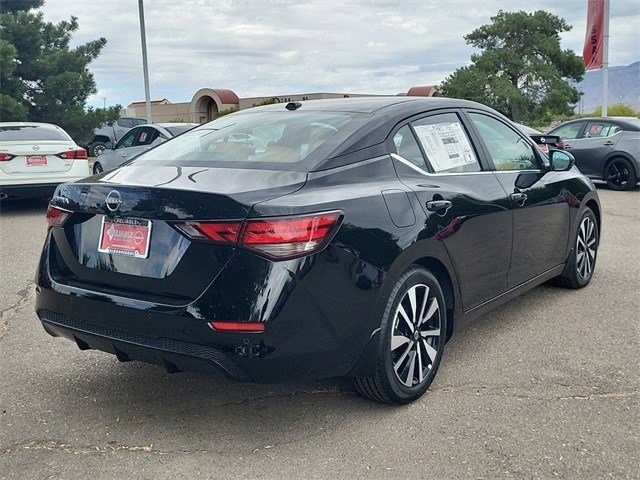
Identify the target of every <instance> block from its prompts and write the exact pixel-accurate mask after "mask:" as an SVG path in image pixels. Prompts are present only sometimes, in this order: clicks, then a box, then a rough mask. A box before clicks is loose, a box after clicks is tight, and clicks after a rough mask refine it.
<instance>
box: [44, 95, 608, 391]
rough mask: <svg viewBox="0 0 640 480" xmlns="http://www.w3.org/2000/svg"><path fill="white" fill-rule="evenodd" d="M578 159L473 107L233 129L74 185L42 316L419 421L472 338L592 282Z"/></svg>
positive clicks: (186, 366) (278, 109)
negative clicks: (310, 386)
mask: <svg viewBox="0 0 640 480" xmlns="http://www.w3.org/2000/svg"><path fill="white" fill-rule="evenodd" d="M572 163H573V159H572V157H571V155H570V154H568V153H566V152H563V151H559V150H552V151H551V152H550V155H549V157H548V159H547V157H546V155H544V154H542V153H541V152H539V150H538V149H537V148H536V146H535V144H534V143H533V142H532V141H531V139H529V138H528V137H527V136H526V135H524V134H522V133H521V132H520V131H519V130H518V129H517V128H516V127H514V125H513V124H512V123H511V122H510V121H509V120H507V119H506V118H504V117H502V116H501V115H499V114H498V113H496V112H495V111H493V110H491V109H489V108H486V107H484V106H482V105H479V104H477V103H473V102H468V101H462V100H452V99H446V98H428V99H424V98H398V97H388V98H358V99H344V100H330V101H328V100H320V101H309V102H303V103H289V104H287V105H282V104H280V105H271V106H265V107H260V108H255V109H250V110H246V111H242V112H238V113H235V114H231V115H227V116H224V117H221V118H219V119H217V120H214V121H213V122H210V123H207V124H205V125H202V126H200V127H198V128H196V129H194V130H191V131H189V132H187V133H185V134H183V135H181V136H179V137H177V138H175V139H172V140H170V141H168V142H166V143H164V144H162V145H160V146H158V147H156V148H154V149H152V150H149V151H147V152H145V153H144V154H142V155H140V156H139V157H138V158H137V159H136V160H134V161H132V162H131V163H129V164H127V165H125V166H123V167H122V168H120V169H118V170H115V171H113V172H110V173H103V174H101V175H97V176H94V177H91V178H89V179H87V180H86V181H80V182H76V183H70V184H65V185H63V186H61V187H59V188H58V190H57V191H56V194H55V196H54V197H53V199H52V201H51V203H50V206H49V209H48V212H47V218H48V221H49V223H50V225H51V228H50V229H49V231H48V234H47V238H46V242H45V245H44V249H43V252H42V257H41V260H40V263H39V268H38V272H37V300H36V311H37V315H38V317H39V318H40V320H41V321H42V324H43V326H44V328H45V330H46V331H47V332H49V333H50V334H51V335H60V336H63V337H66V338H69V339H71V340H73V341H74V342H75V343H76V344H77V345H78V347H79V348H81V349H89V348H93V349H98V350H103V351H105V352H109V353H111V354H114V355H115V356H116V357H117V358H118V359H119V360H121V361H128V360H142V361H145V362H151V363H156V364H160V365H162V366H164V367H165V368H166V370H167V371H169V372H179V371H183V370H197V371H205V372H207V371H211V370H218V371H222V372H224V373H225V374H226V375H227V376H228V377H230V378H232V379H236V380H241V381H256V382H273V381H283V380H288V379H293V378H298V377H335V376H349V377H352V378H353V379H354V383H355V386H356V388H357V390H358V391H359V392H360V393H362V394H363V395H365V396H366V397H369V398H371V399H375V400H379V401H383V402H388V403H407V402H410V401H412V400H415V399H416V398H418V397H420V396H421V395H422V394H423V393H424V391H425V390H426V389H427V387H428V386H429V384H430V383H431V381H432V380H433V378H434V376H435V374H436V372H437V370H438V366H439V364H440V359H441V358H442V352H443V350H444V347H445V342H446V341H447V340H448V339H449V338H450V336H451V335H452V333H453V332H454V331H455V330H456V329H458V328H460V327H462V326H463V325H464V324H466V323H467V322H468V321H470V320H472V319H473V318H475V317H478V316H479V315H482V314H483V313H485V312H487V311H489V310H490V309H492V308H494V307H496V306H497V305H499V304H502V303H504V302H506V301H507V300H509V299H511V298H513V297H514V296H516V295H518V294H520V293H522V292H524V291H526V290H529V289H531V288H533V287H534V286H536V285H538V284H540V283H542V282H546V281H554V282H555V283H557V284H559V285H562V286H565V287H570V288H581V287H584V286H585V285H587V284H588V283H589V281H590V280H591V278H592V275H593V272H594V267H595V261H596V252H597V248H598V241H599V231H600V218H601V215H600V211H601V210H600V204H599V200H598V196H597V193H596V191H595V189H594V186H593V184H592V182H591V181H590V180H589V179H587V178H586V177H584V176H583V175H582V174H580V173H579V172H578V171H577V170H576V169H575V168H572ZM149 166H153V168H148V167H149ZM561 316H562V314H561V312H559V317H561Z"/></svg>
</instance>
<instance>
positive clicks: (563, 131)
mask: <svg viewBox="0 0 640 480" xmlns="http://www.w3.org/2000/svg"><path fill="white" fill-rule="evenodd" d="M582 125H584V122H574V123H568V124H566V125H562V126H561V127H558V128H556V129H555V130H552V131H550V132H549V133H550V134H551V135H557V136H559V137H560V138H562V139H563V140H574V139H576V138H578V134H579V133H580V129H581V128H582Z"/></svg>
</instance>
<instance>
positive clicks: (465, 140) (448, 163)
mask: <svg viewBox="0 0 640 480" xmlns="http://www.w3.org/2000/svg"><path fill="white" fill-rule="evenodd" d="M411 125H412V126H413V129H414V130H415V132H416V135H417V136H418V141H419V142H420V145H421V146H422V149H423V150H424V152H425V155H426V157H427V162H428V163H429V165H430V166H431V169H432V170H433V171H434V172H436V173H445V172H446V173H462V172H479V171H480V170H481V168H480V164H479V163H478V158H477V157H476V153H475V152H474V150H473V147H472V146H471V142H470V141H469V137H468V136H467V133H466V132H465V130H464V127H463V126H462V123H461V122H460V119H459V118H458V116H457V115H456V114H455V113H442V114H439V115H432V116H430V117H425V118H421V119H419V120H416V121H414V122H411Z"/></svg>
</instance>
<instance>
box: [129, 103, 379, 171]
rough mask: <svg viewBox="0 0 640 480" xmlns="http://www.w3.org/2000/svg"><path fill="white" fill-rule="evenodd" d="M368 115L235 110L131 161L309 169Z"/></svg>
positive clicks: (184, 164) (148, 163)
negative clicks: (235, 111) (237, 111)
mask: <svg viewBox="0 0 640 480" xmlns="http://www.w3.org/2000/svg"><path fill="white" fill-rule="evenodd" d="M369 117H370V116H369V115H367V114H362V113H351V112H337V113H336V112H323V111H309V112H304V111H287V110H285V109H284V108H283V111H282V112H274V111H268V112H246V113H245V112H239V113H236V114H231V115H225V116H223V117H220V118H218V119H216V120H214V121H212V122H209V123H206V124H204V125H201V126H199V127H197V128H195V129H193V130H190V131H188V132H186V133H184V134H183V135H180V136H179V137H177V138H174V139H171V140H169V141H168V142H166V143H164V144H162V145H160V146H158V147H156V148H154V149H153V150H150V151H148V152H146V153H144V154H142V155H140V156H139V157H137V158H136V160H134V161H133V162H132V165H140V166H142V165H162V166H194V167H199V166H202V167H211V166H215V167H230V168H256V169H269V170H293V171H308V170H309V169H310V168H312V166H313V165H315V164H317V162H318V161H319V160H322V159H324V158H325V157H326V155H327V154H328V153H331V152H332V151H334V150H335V148H336V147H337V146H338V145H339V144H340V143H341V142H343V141H344V140H345V139H346V138H347V137H348V136H349V135H351V134H352V133H353V132H354V131H355V130H356V129H357V128H359V127H360V126H361V125H362V124H363V123H364V122H365V121H366V120H367V119H368V118H369Z"/></svg>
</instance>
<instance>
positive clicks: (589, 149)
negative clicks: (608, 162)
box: [568, 120, 622, 177]
mask: <svg viewBox="0 0 640 480" xmlns="http://www.w3.org/2000/svg"><path fill="white" fill-rule="evenodd" d="M621 137H622V128H620V127H619V126H618V125H615V124H613V123H611V122H607V121H606V120H589V121H588V122H587V124H586V126H585V128H584V131H583V132H582V136H581V138H577V139H576V140H573V141H572V142H570V143H569V148H568V150H569V151H570V152H571V153H572V154H573V156H574V157H575V159H576V165H577V166H578V168H579V169H580V171H581V172H582V173H584V174H585V175H591V176H596V177H602V175H603V172H604V159H605V158H607V155H609V154H610V153H611V152H612V151H613V149H614V147H615V146H616V143H617V142H618V140H620V138H621Z"/></svg>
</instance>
